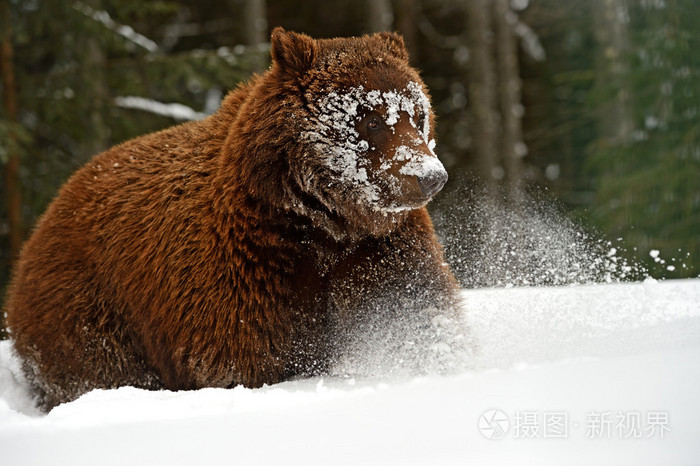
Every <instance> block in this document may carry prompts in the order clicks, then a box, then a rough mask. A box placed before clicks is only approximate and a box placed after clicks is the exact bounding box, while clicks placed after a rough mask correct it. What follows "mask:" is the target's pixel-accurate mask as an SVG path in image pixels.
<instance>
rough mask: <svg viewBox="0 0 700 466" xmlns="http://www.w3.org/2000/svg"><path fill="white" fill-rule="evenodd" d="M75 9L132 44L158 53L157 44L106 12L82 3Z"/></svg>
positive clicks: (74, 6) (76, 5)
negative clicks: (118, 21)
mask: <svg viewBox="0 0 700 466" xmlns="http://www.w3.org/2000/svg"><path fill="white" fill-rule="evenodd" d="M73 8H75V9H76V10H77V11H79V12H81V13H82V14H84V15H85V16H87V17H88V18H92V19H94V20H95V21H97V22H98V23H101V24H102V25H104V26H105V27H106V28H107V29H109V30H111V31H114V32H116V33H117V34H119V35H120V36H122V37H124V38H125V39H126V40H128V41H129V42H131V43H132V44H136V45H138V46H139V47H142V48H144V49H146V50H148V51H149V52H151V53H155V52H158V50H159V47H158V44H156V43H155V42H154V41H152V40H151V39H149V38H148V37H146V36H144V35H142V34H139V33H138V32H136V31H134V28H132V27H131V26H126V25H124V24H119V23H117V22H116V21H114V20H113V19H112V17H111V16H110V15H109V13H107V12H106V11H96V10H94V9H92V8H90V7H89V6H88V5H85V4H84V3H81V2H76V3H75V4H74V5H73Z"/></svg>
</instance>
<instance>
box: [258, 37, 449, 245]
mask: <svg viewBox="0 0 700 466" xmlns="http://www.w3.org/2000/svg"><path fill="white" fill-rule="evenodd" d="M272 60H273V63H272V68H271V70H270V73H271V74H272V75H273V76H274V77H275V79H276V80H277V81H278V82H281V83H284V88H285V91H284V94H285V100H284V104H283V105H284V106H285V107H286V108H288V109H289V112H290V121H291V122H292V123H291V126H292V127H294V131H295V135H296V138H297V140H296V145H295V147H298V148H299V150H295V151H290V152H289V153H287V157H288V161H287V162H288V166H289V170H290V175H291V179H292V180H293V183H292V184H293V186H290V189H289V190H288V191H289V192H288V195H289V206H288V207H289V208H290V209H293V210H294V211H296V212H297V213H300V214H302V215H306V216H308V217H311V218H313V219H314V220H315V222H316V223H318V224H320V225H321V226H323V227H324V228H325V229H326V230H327V231H329V232H331V233H332V234H333V235H334V236H335V237H336V238H337V239H342V238H344V237H347V236H348V235H349V236H355V237H358V236H359V237H361V236H367V235H374V236H380V235H384V234H387V233H389V232H391V231H392V230H393V229H395V228H396V227H397V225H399V224H400V223H401V222H402V220H403V219H405V218H406V216H407V215H409V213H410V211H412V210H414V209H419V208H422V207H424V206H425V205H426V203H427V202H428V201H429V200H430V199H431V198H432V197H433V196H434V195H435V194H436V193H437V192H438V191H440V190H441V189H442V187H443V186H444V184H445V182H446V181H447V172H446V171H445V169H444V167H443V166H442V164H441V163H440V161H439V160H438V158H437V156H436V155H435V152H434V149H435V139H434V133H433V122H434V115H433V113H432V110H431V106H430V100H429V97H428V93H427V90H426V88H425V85H424V84H423V82H422V80H421V79H420V77H419V75H418V73H417V72H416V70H414V69H413V68H412V67H411V66H410V65H409V63H408V53H407V52H406V48H405V46H404V43H403V39H402V38H401V37H400V36H398V35H396V34H393V33H379V34H374V35H371V36H363V37H357V38H340V39H319V40H315V39H312V38H310V37H308V36H306V35H303V34H296V33H293V32H286V31H284V30H283V29H281V28H277V29H275V30H274V31H273V34H272ZM290 101H291V103H290Z"/></svg>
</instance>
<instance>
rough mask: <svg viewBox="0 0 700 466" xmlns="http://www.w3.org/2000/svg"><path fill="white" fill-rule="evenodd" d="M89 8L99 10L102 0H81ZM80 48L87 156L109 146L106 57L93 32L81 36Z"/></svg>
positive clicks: (85, 155) (81, 93)
mask: <svg viewBox="0 0 700 466" xmlns="http://www.w3.org/2000/svg"><path fill="white" fill-rule="evenodd" d="M84 3H85V4H86V5H87V6H88V7H90V8H91V9H92V10H93V11H95V12H99V11H102V10H103V9H104V8H103V7H104V4H103V0H85V2H84ZM83 44H84V49H83V51H82V55H81V58H80V68H81V74H82V79H81V81H82V82H83V83H85V86H84V88H83V89H81V90H80V91H79V92H77V93H76V94H80V98H81V99H82V107H83V108H84V109H85V111H86V115H87V116H88V124H89V125H90V132H89V133H88V134H87V136H86V140H85V142H84V143H83V145H82V151H84V154H83V156H84V157H85V158H86V159H87V158H89V157H92V156H93V155H95V154H98V153H100V152H102V151H104V150H106V149H107V148H108V147H109V136H110V130H109V128H108V126H107V123H106V122H105V118H104V115H105V113H106V107H107V101H108V99H109V86H108V85H107V74H106V73H107V71H106V70H107V56H106V54H105V52H104V50H103V49H102V44H101V42H100V38H99V37H98V36H96V35H95V34H94V33H86V34H85V35H84V36H83Z"/></svg>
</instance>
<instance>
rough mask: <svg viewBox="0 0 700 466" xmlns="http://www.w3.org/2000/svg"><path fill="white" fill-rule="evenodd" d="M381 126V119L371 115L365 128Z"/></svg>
mask: <svg viewBox="0 0 700 466" xmlns="http://www.w3.org/2000/svg"><path fill="white" fill-rule="evenodd" d="M381 127H382V121H381V120H380V119H379V118H378V117H372V118H370V119H369V120H367V129H370V130H378V129H379V128H381Z"/></svg>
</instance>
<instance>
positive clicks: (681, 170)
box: [0, 0, 700, 328]
mask: <svg viewBox="0 0 700 466" xmlns="http://www.w3.org/2000/svg"><path fill="white" fill-rule="evenodd" d="M275 26H283V27H284V28H286V29H289V30H294V31H299V32H305V33H307V34H310V35H312V36H314V37H335V36H352V35H360V34H363V33H370V32H374V31H381V30H395V31H398V32H399V33H401V34H403V36H404V37H405V40H406V43H407V46H408V48H409V51H410V53H411V61H412V64H413V65H414V66H415V67H417V68H418V69H420V70H421V73H422V76H423V78H424V80H425V82H426V83H427V85H428V87H429V89H430V91H431V94H432V99H433V105H434V108H435V110H436V113H437V115H438V126H437V135H438V137H437V140H438V155H439V157H440V159H441V160H442V161H443V163H444V164H445V166H446V168H447V169H448V172H449V174H450V180H451V181H450V183H448V186H447V188H446V189H445V190H444V192H443V193H441V194H440V195H439V197H438V198H437V199H436V201H435V202H433V203H432V204H431V206H430V208H431V210H432V211H433V214H434V215H435V216H436V218H437V219H438V223H439V219H441V218H442V219H444V218H446V217H445V215H446V214H445V212H447V211H451V209H452V210H454V209H453V207H454V206H455V205H468V204H470V203H476V202H481V203H483V202H489V203H493V204H494V205H504V206H505V205H508V206H510V208H512V206H513V205H515V206H517V205H518V204H519V203H527V202H528V201H525V200H524V199H526V198H537V199H545V200H546V201H545V202H547V203H549V204H552V205H556V206H557V207H556V208H557V209H558V210H559V211H561V212H562V215H564V216H565V217H567V218H568V219H570V220H571V221H572V222H576V223H577V224H580V225H581V228H582V229H583V230H585V231H589V232H592V235H594V236H598V237H601V238H604V239H605V241H608V243H606V244H608V245H611V247H613V248H614V249H611V250H614V251H615V253H616V254H620V255H622V256H623V257H624V259H625V260H628V261H631V262H634V263H639V264H641V265H642V268H643V269H644V270H645V273H648V274H649V275H651V276H653V277H655V278H680V277H696V276H698V274H699V273H700V247H699V246H700V114H699V112H700V53H698V50H700V15H698V14H697V4H696V2H695V0H588V1H575V0H564V1H562V0H461V1H460V0H393V1H392V0H364V1H361V0H355V1H352V0H337V1H327V0H326V1H322V0H308V1H291V0H227V1H221V0H216V1H215V0H198V1H197V2H191V1H185V0H162V1H148V2H143V1H141V0H78V1H72V0H71V1H56V0H0V36H1V37H0V39H1V41H2V42H1V47H0V73H1V75H2V80H1V81H0V94H1V95H2V105H1V106H0V173H1V174H2V176H1V177H0V193H1V194H0V196H1V198H2V202H0V299H2V296H3V295H4V292H5V289H6V287H7V283H8V280H9V275H10V267H11V264H12V261H13V259H14V258H15V257H16V255H17V253H18V251H19V249H20V247H21V243H22V241H23V240H24V239H26V237H27V235H28V234H29V233H30V232H31V229H32V226H33V225H34V223H35V222H36V220H37V218H38V217H39V216H40V215H41V213H42V212H43V210H44V209H45V207H46V205H47V204H48V203H49V202H50V200H51V199H52V198H53V196H54V195H55V194H56V192H57V190H58V188H59V187H60V186H61V184H62V183H63V182H64V181H65V180H66V179H67V178H68V177H69V176H70V174H71V173H72V172H73V171H75V169H76V168H78V167H79V166H80V165H82V164H84V163H85V162H86V161H87V160H89V158H90V157H91V156H92V155H94V154H96V153H97V152H99V151H101V150H103V149H106V148H108V147H109V146H111V145H114V144H117V143H119V142H122V141H125V140H127V139H129V138H132V137H135V136H138V135H140V134H144V133H147V132H151V131H155V130H158V129H161V128H164V127H167V126H171V125H173V124H176V123H179V122H182V121H185V120H189V119H198V118H202V117H204V116H206V115H207V114H210V113H212V112H213V111H215V110H216V108H217V106H218V104H219V102H220V101H221V99H222V97H223V96H224V95H225V93H226V92H227V91H229V90H231V89H233V88H234V87H235V86H236V84H237V83H238V82H240V81H242V80H245V79H247V78H248V77H249V76H250V75H251V74H252V73H254V72H259V71H262V70H264V69H266V67H267V66H268V64H269V57H268V47H269V31H270V30H271V29H272V28H273V27H275ZM458 212H464V210H459V209H458ZM449 218H450V222H451V223H452V224H453V225H452V226H451V227H450V228H451V229H452V230H454V229H455V228H463V229H468V228H470V224H469V222H470V221H471V217H470V216H469V215H466V214H465V218H463V219H460V218H459V216H457V217H455V216H454V215H451V216H450V217H449ZM477 241H478V239H477ZM448 243H449V241H448ZM449 247H450V245H449V244H448V249H449ZM449 252H450V251H448V256H450V254H449ZM661 257H663V258H665V260H660V258H661ZM465 260H468V258H465ZM672 264H673V265H672ZM630 278H632V279H635V278H642V277H639V276H630ZM460 279H462V282H463V284H465V285H466V286H491V285H493V283H489V282H488V281H479V280H478V279H474V278H473V277H472V278H471V279H470V278H469V277H464V276H461V277H460ZM0 321H1V316H0ZM0 328H1V323H0Z"/></svg>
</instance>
